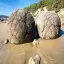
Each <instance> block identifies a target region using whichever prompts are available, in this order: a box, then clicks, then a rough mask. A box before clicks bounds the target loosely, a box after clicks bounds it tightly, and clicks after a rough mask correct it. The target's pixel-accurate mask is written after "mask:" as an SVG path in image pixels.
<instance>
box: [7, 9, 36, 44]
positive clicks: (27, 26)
mask: <svg viewBox="0 0 64 64" xmlns="http://www.w3.org/2000/svg"><path fill="white" fill-rule="evenodd" d="M7 25H8V34H7V35H8V37H7V39H8V40H9V42H10V43H15V44H21V43H24V42H30V41H33V39H34V31H35V30H34V29H35V22H34V18H33V17H32V15H31V14H30V13H29V12H28V11H26V10H25V9H18V10H16V11H15V12H14V13H13V14H12V15H11V16H10V17H9V19H8V24H7Z"/></svg>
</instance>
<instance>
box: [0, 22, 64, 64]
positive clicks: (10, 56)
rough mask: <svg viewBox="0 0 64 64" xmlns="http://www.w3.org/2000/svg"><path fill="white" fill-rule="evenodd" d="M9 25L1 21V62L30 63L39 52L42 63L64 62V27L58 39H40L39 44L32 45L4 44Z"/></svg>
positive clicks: (7, 63) (62, 63)
mask: <svg viewBox="0 0 64 64" xmlns="http://www.w3.org/2000/svg"><path fill="white" fill-rule="evenodd" d="M6 31H7V26H6V23H0V64H28V60H29V58H30V57H32V56H34V55H36V54H39V55H40V56H41V64H64V27H63V28H62V31H61V35H60V37H58V38H57V39H53V40H43V39H41V38H39V39H38V41H39V45H38V46H37V47H33V46H32V42H30V43H25V44H20V45H15V44H11V43H8V44H4V43H3V42H4V40H5V37H7V36H6V34H7V33H6Z"/></svg>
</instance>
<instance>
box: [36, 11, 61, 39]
mask: <svg viewBox="0 0 64 64" xmlns="http://www.w3.org/2000/svg"><path fill="white" fill-rule="evenodd" d="M35 19H36V20H35V22H36V24H37V28H38V33H39V36H40V37H41V38H44V39H53V38H56V37H57V36H58V35H59V32H60V28H61V22H60V18H59V16H58V15H57V14H56V13H55V12H52V11H42V12H41V13H39V14H38V16H37V17H36V18H35Z"/></svg>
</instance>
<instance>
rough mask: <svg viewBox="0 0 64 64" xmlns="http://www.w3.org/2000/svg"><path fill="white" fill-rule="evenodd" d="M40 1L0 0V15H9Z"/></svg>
mask: <svg viewBox="0 0 64 64" xmlns="http://www.w3.org/2000/svg"><path fill="white" fill-rule="evenodd" d="M39 1H40V0H0V15H8V16H9V15H11V14H12V12H14V11H15V10H16V9H18V8H24V7H27V6H29V5H30V4H33V3H37V2H39Z"/></svg>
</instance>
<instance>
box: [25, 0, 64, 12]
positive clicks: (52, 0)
mask: <svg viewBox="0 0 64 64" xmlns="http://www.w3.org/2000/svg"><path fill="white" fill-rule="evenodd" d="M45 6H47V9H48V10H55V11H56V12H58V11H59V9H61V8H64V0H41V1H40V2H38V3H34V4H31V5H30V6H28V7H25V9H27V10H28V11H30V12H34V11H36V10H37V9H38V8H42V9H43V7H45Z"/></svg>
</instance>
